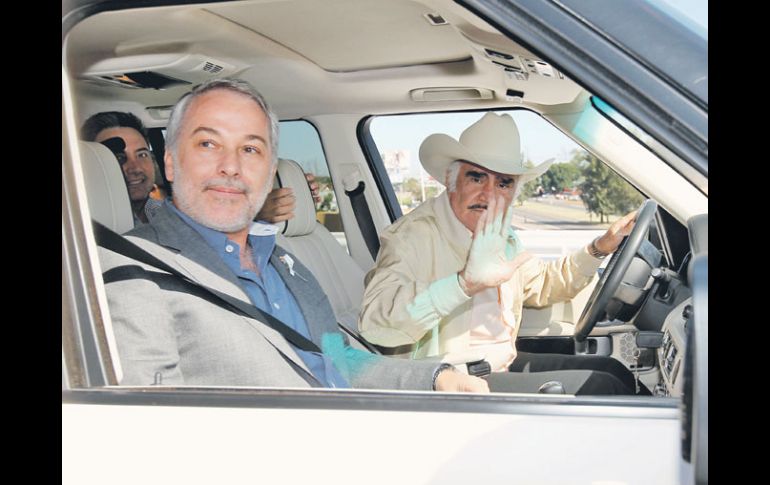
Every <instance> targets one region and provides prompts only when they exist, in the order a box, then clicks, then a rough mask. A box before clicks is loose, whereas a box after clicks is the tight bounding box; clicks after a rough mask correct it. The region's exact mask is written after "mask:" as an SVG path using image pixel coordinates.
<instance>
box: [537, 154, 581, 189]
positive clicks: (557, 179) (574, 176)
mask: <svg viewBox="0 0 770 485" xmlns="http://www.w3.org/2000/svg"><path fill="white" fill-rule="evenodd" d="M580 178H581V173H580V167H579V166H578V165H577V164H576V163H575V162H574V161H570V162H567V163H554V164H553V165H551V168H549V169H548V170H547V171H546V172H545V173H544V174H543V175H541V176H540V185H542V186H543V189H545V190H546V192H550V191H551V187H553V189H554V190H555V191H556V193H559V192H561V191H562V190H564V189H571V188H572V187H576V186H577V185H578V182H579V181H580Z"/></svg>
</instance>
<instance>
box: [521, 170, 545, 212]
mask: <svg viewBox="0 0 770 485" xmlns="http://www.w3.org/2000/svg"><path fill="white" fill-rule="evenodd" d="M523 165H524V166H525V167H526V168H532V167H534V166H535V164H534V163H532V161H531V160H527V161H526V162H524V163H523ZM541 178H542V175H541V176H540V177H537V178H535V179H532V180H530V181H529V182H527V183H525V184H524V185H523V186H522V187H521V188H520V189H519V195H517V196H516V201H517V202H518V203H519V205H521V204H523V203H524V201H525V200H527V199H529V198H530V197H534V196H535V194H536V193H537V186H538V185H540V179H541Z"/></svg>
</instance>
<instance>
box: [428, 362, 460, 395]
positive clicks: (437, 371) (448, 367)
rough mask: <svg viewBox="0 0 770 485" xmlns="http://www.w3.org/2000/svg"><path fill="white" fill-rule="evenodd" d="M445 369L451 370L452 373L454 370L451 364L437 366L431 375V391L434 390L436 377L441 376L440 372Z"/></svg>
mask: <svg viewBox="0 0 770 485" xmlns="http://www.w3.org/2000/svg"><path fill="white" fill-rule="evenodd" d="M447 369H451V370H452V371H454V370H455V366H453V365H452V364H447V363H446V362H444V363H443V364H441V365H440V366H438V367H437V368H436V371H435V372H434V373H433V383H432V384H431V389H433V390H434V391H435V390H436V379H438V375H439V374H441V373H442V372H444V371H445V370H447Z"/></svg>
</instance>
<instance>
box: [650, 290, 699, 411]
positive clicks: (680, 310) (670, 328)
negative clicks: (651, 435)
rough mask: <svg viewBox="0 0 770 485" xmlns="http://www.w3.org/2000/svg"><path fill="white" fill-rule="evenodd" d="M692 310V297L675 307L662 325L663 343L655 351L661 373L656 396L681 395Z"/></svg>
mask: <svg viewBox="0 0 770 485" xmlns="http://www.w3.org/2000/svg"><path fill="white" fill-rule="evenodd" d="M692 308H693V307H692V297H689V298H687V299H686V300H684V301H682V302H681V303H680V304H679V305H677V306H676V307H675V308H674V309H673V310H672V311H671V312H670V313H669V314H668V317H666V321H665V322H664V323H663V328H662V330H663V343H662V344H661V346H660V347H659V348H658V349H657V350H656V353H657V360H658V365H659V368H660V372H661V383H660V384H659V386H658V387H657V388H656V389H655V394H656V395H662V396H672V397H680V396H681V395H682V386H683V385H684V377H683V375H682V374H683V373H684V356H685V350H686V347H687V324H688V320H690V317H691V316H692Z"/></svg>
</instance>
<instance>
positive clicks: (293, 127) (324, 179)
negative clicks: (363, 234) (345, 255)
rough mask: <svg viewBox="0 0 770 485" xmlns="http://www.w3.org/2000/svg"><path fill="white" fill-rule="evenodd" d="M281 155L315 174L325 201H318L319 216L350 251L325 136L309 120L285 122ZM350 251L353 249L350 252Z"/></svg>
mask: <svg viewBox="0 0 770 485" xmlns="http://www.w3.org/2000/svg"><path fill="white" fill-rule="evenodd" d="M278 157H280V158H288V159H290V160H294V161H295V162H297V163H298V164H299V165H300V166H301V167H302V169H303V170H304V171H305V173H312V174H313V175H315V180H316V182H317V183H318V193H319V196H320V197H321V201H320V202H317V203H316V205H315V206H316V218H317V220H318V221H319V222H320V223H321V224H323V225H324V226H325V227H326V229H328V230H329V232H331V233H332V235H333V236H334V238H335V239H336V240H337V242H339V243H340V244H341V245H342V247H344V248H345V250H348V246H347V241H346V238H345V230H344V229H343V227H342V218H341V217H340V209H339V206H338V205H337V196H336V195H335V193H334V185H333V184H332V179H331V176H330V175H329V165H328V163H327V162H326V156H325V155H324V151H323V146H322V145H321V139H320V137H319V136H318V132H317V131H316V129H315V127H314V126H313V125H311V124H310V123H308V122H307V121H303V120H297V121H282V122H281V124H280V136H279V142H278ZM348 252H350V251H348Z"/></svg>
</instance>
